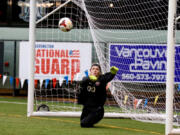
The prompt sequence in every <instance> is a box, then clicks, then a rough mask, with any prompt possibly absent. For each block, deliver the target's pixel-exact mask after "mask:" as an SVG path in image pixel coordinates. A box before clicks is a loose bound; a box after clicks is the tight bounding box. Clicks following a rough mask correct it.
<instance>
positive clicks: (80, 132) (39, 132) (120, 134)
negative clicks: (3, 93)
mask: <svg viewBox="0 0 180 135" xmlns="http://www.w3.org/2000/svg"><path fill="white" fill-rule="evenodd" d="M2 101H8V102H7V103H5V102H2ZM17 102H18V103H22V104H17ZM25 103H26V98H23V99H22V98H3V97H0V132H1V133H0V134H2V135H164V125H161V124H153V123H143V122H139V121H135V120H130V119H105V118H104V119H103V120H101V121H100V122H99V123H98V124H96V125H95V127H94V128H81V127H80V125H79V118H62V117H29V118H28V117H27V116H26V110H27V105H26V104H25Z"/></svg>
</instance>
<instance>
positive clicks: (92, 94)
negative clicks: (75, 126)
mask: <svg viewBox="0 0 180 135" xmlns="http://www.w3.org/2000/svg"><path fill="white" fill-rule="evenodd" d="M118 70H119V69H118V68H117V67H111V69H110V72H107V73H105V74H101V67H100V65H99V64H93V65H92V66H91V68H90V75H89V76H88V77H84V78H83V80H82V83H81V89H80V92H79V95H78V103H79V104H82V105H83V109H82V114H81V118H80V120H81V127H93V125H94V124H96V123H97V122H99V121H100V120H101V119H102V118H103V116H104V107H103V106H104V104H105V101H106V97H107V94H106V85H107V83H108V82H110V81H111V80H112V79H113V78H114V77H115V75H116V73H117V72H118Z"/></svg>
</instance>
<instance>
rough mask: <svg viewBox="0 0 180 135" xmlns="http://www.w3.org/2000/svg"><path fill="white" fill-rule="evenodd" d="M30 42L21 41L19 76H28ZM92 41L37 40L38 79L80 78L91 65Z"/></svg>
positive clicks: (36, 65)
mask: <svg viewBox="0 0 180 135" xmlns="http://www.w3.org/2000/svg"><path fill="white" fill-rule="evenodd" d="M29 59H31V58H30V56H29V43H28V42H20V57H19V77H20V78H26V79H27V78H28V70H29V67H30V66H31V65H30V64H29ZM91 59H92V44H91V43H70V42H68V43H65V42H63V43H62V42H36V44H35V67H34V69H35V78H36V79H52V78H57V79H58V78H59V79H63V78H64V77H65V76H68V77H69V80H70V79H72V78H73V79H78V78H82V76H84V75H85V74H84V71H86V70H88V69H89V68H90V66H91ZM77 76H78V78H77Z"/></svg>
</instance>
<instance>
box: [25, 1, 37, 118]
mask: <svg viewBox="0 0 180 135" xmlns="http://www.w3.org/2000/svg"><path fill="white" fill-rule="evenodd" d="M35 28H36V0H30V21H29V45H30V49H29V51H30V57H29V62H30V65H31V66H30V67H29V78H28V79H29V84H28V105H27V106H28V108H27V109H28V110H27V116H28V117H29V116H31V115H32V113H33V108H34V107H33V106H34V65H35V64H34V61H35V53H34V52H35V51H34V50H35V39H36V36H35V33H36V32H35Z"/></svg>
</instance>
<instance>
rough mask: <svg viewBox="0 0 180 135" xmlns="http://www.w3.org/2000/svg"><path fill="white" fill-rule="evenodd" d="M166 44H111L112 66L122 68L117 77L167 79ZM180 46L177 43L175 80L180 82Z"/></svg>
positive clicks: (148, 80) (127, 79)
mask: <svg viewBox="0 0 180 135" xmlns="http://www.w3.org/2000/svg"><path fill="white" fill-rule="evenodd" d="M166 48H167V46H166V45H161V44H152V45H151V44H110V66H117V67H118V68H119V69H120V70H119V72H118V75H117V79H118V80H120V81H122V82H156V83H161V82H162V83H164V82H165V81H166V72H167V71H166V69H167V67H166V62H167V54H166ZM179 52H180V46H179V45H176V53H175V61H176V63H175V69H176V72H175V82H180V77H178V76H179V75H180V70H178V69H180V64H178V61H179V60H180V53H179Z"/></svg>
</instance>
